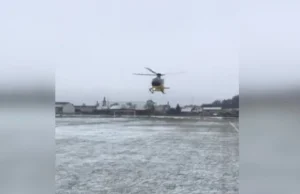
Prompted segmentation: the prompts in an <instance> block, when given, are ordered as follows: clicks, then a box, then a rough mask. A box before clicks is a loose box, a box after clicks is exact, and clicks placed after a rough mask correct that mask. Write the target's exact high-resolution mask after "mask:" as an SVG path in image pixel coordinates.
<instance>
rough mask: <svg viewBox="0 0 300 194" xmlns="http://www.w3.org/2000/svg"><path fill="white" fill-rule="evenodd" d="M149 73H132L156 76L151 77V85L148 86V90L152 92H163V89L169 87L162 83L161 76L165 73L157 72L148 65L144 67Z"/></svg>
mask: <svg viewBox="0 0 300 194" xmlns="http://www.w3.org/2000/svg"><path fill="white" fill-rule="evenodd" d="M145 69H147V70H148V71H150V72H151V73H152V74H150V73H134V75H145V76H156V77H155V78H153V79H152V81H151V85H152V87H151V88H149V91H150V92H151V93H152V94H153V93H154V92H161V93H163V94H165V89H170V88H169V87H165V85H164V79H162V76H164V75H166V74H163V73H157V72H155V71H153V70H152V69H150V68H149V67H145Z"/></svg>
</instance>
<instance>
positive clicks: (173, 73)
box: [164, 72, 184, 75]
mask: <svg viewBox="0 0 300 194" xmlns="http://www.w3.org/2000/svg"><path fill="white" fill-rule="evenodd" d="M183 73H184V72H172V73H165V74H164V75H177V74H183Z"/></svg>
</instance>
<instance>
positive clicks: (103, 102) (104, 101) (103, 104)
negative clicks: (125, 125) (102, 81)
mask: <svg viewBox="0 0 300 194" xmlns="http://www.w3.org/2000/svg"><path fill="white" fill-rule="evenodd" d="M102 106H106V98H105V97H104V98H103V101H102Z"/></svg>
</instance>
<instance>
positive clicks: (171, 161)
mask: <svg viewBox="0 0 300 194" xmlns="http://www.w3.org/2000/svg"><path fill="white" fill-rule="evenodd" d="M235 127H236V128H237V127H238V125H237V122H236V121H228V120H221V119H213V118H211V119H204V120H203V119H202V120H200V119H174V118H173V119H172V118H57V119H56V145H57V150H56V193H57V194H66V193H74V194H77V193H78V194H79V193H87V194H93V193H97V194H106V193H107V194H108V193H109V194H117V193H118V194H120V193H130V194H135V193H141V194H148V193H151V194H153V193H162V194H168V193H174V194H194V193H195V194H196V193H197V194H201V193H203V194H210V193H214V194H237V193H238V174H239V165H238V157H239V150H238V143H239V142H238V131H237V130H236V129H235Z"/></svg>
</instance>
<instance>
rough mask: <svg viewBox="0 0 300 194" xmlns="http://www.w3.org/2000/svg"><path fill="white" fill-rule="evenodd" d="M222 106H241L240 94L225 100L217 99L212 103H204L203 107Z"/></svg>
mask: <svg viewBox="0 0 300 194" xmlns="http://www.w3.org/2000/svg"><path fill="white" fill-rule="evenodd" d="M215 106H218V107H222V108H239V95H235V96H233V97H232V98H229V99H224V100H215V101H213V102H212V103H210V104H203V105H202V107H215Z"/></svg>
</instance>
